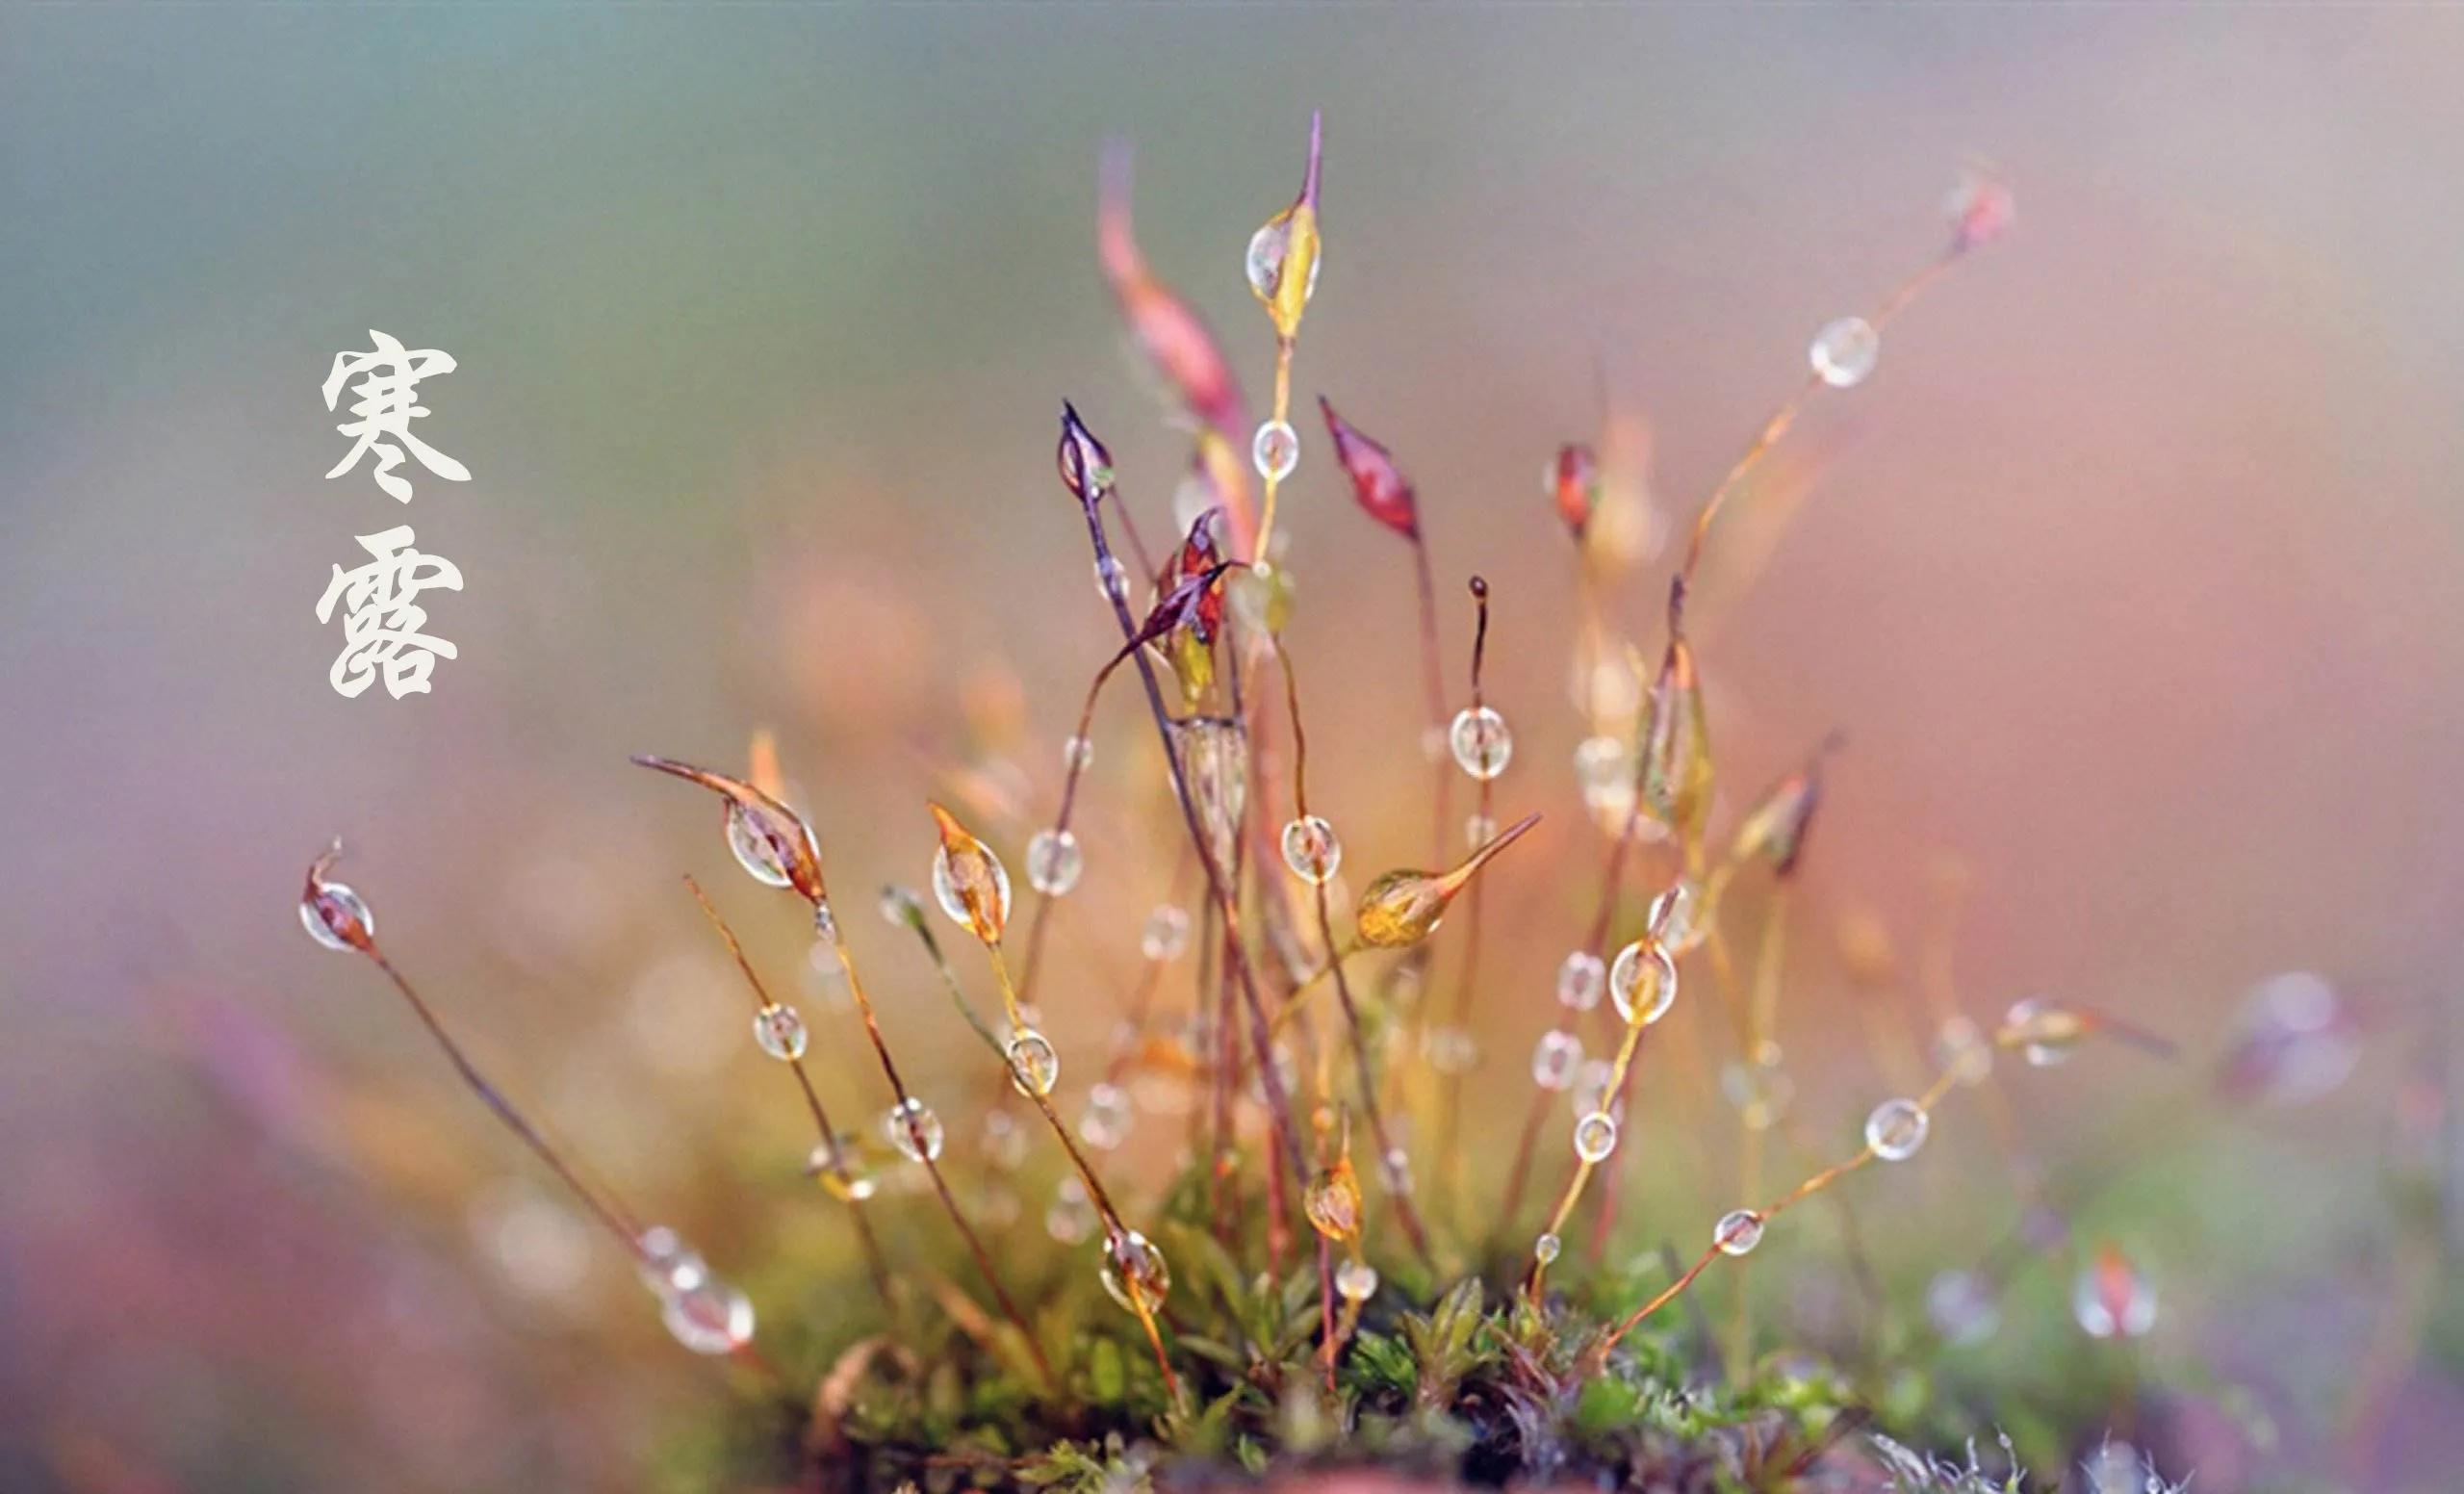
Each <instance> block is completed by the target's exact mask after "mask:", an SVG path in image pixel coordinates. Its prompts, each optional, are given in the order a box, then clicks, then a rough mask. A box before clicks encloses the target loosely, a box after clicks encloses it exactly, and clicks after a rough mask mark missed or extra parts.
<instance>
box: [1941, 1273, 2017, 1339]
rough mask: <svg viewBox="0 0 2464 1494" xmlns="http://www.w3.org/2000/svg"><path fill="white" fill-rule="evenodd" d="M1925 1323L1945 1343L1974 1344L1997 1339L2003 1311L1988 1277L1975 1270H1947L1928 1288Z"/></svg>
mask: <svg viewBox="0 0 2464 1494" xmlns="http://www.w3.org/2000/svg"><path fill="white" fill-rule="evenodd" d="M1925 1321H1926V1322H1928V1323H1930V1324H1932V1325H1933V1326H1934V1331H1935V1332H1937V1333H1939V1334H1941V1335H1942V1338H1943V1340H1944V1341H1945V1342H1948V1343H1952V1344H1974V1343H1980V1342H1982V1341H1983V1340H1985V1339H1988V1338H1990V1337H1992V1336H1993V1330H1994V1329H1995V1328H1996V1327H2000V1326H2001V1322H2002V1309H2001V1307H2000V1305H1999V1304H1998V1303H1996V1302H1995V1301H1994V1300H1993V1287H1992V1284H1991V1283H1990V1282H1989V1281H1987V1280H1986V1279H1985V1277H1983V1276H1982V1275H1978V1274H1977V1273H1975V1272H1972V1271H1945V1272H1943V1273H1941V1274H1940V1275H1937V1276H1935V1277H1934V1279H1933V1280H1932V1281H1929V1282H1927V1283H1926V1285H1925Z"/></svg>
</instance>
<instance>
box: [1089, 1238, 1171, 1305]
mask: <svg viewBox="0 0 2464 1494" xmlns="http://www.w3.org/2000/svg"><path fill="white" fill-rule="evenodd" d="M1104 1290H1105V1291H1107V1292H1110V1293H1111V1294H1112V1298H1113V1301H1117V1302H1118V1303H1120V1304H1121V1305H1122V1306H1123V1307H1126V1308H1128V1309H1129V1310H1130V1311H1132V1312H1139V1313H1153V1312H1156V1311H1158V1310H1160V1309H1161V1308H1162V1307H1163V1305H1164V1299H1165V1298H1166V1297H1167V1296H1168V1295H1170V1293H1171V1290H1172V1270H1171V1267H1170V1266H1169V1265H1168V1264H1166V1262H1165V1260H1164V1252H1163V1251H1161V1250H1159V1249H1155V1247H1154V1245H1153V1244H1151V1243H1150V1242H1149V1241H1148V1240H1147V1238H1146V1237H1145V1236H1144V1235H1142V1234H1140V1233H1139V1232H1138V1231H1137V1230H1135V1229H1124V1230H1122V1231H1121V1232H1120V1233H1119V1234H1117V1235H1115V1236H1114V1237H1113V1238H1112V1239H1110V1240H1108V1241H1106V1242H1104Z"/></svg>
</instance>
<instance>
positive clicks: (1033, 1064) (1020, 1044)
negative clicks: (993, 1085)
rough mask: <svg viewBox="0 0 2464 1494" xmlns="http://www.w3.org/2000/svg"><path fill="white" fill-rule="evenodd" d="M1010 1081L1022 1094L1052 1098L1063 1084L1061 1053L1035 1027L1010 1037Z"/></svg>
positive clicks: (1026, 1028) (1007, 1049) (1023, 1028)
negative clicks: (1054, 1091) (1049, 1096)
mask: <svg viewBox="0 0 2464 1494" xmlns="http://www.w3.org/2000/svg"><path fill="white" fill-rule="evenodd" d="M1005 1051H1006V1052H1007V1053H1008V1054H1009V1057H1010V1082H1011V1083H1012V1084H1014V1085H1016V1086H1017V1088H1018V1093H1019V1094H1021V1095H1049V1094H1051V1093H1052V1087H1053V1086H1054V1085H1056V1084H1058V1083H1060V1082H1061V1053H1060V1050H1059V1049H1057V1048H1055V1047H1054V1046H1053V1045H1052V1040H1051V1039H1049V1038H1047V1037H1045V1036H1044V1035H1043V1034H1042V1033H1040V1032H1038V1031H1036V1030H1035V1029H1034V1028H1032V1027H1022V1028H1020V1029H1019V1030H1018V1031H1016V1032H1014V1033H1012V1034H1011V1035H1010V1042H1009V1044H1008V1046H1007V1048H1006V1049H1005Z"/></svg>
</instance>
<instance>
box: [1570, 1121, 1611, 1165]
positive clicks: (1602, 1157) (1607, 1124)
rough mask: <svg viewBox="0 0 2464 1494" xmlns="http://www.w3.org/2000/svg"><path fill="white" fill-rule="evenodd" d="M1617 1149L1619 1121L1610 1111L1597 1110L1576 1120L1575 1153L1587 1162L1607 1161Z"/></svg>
mask: <svg viewBox="0 0 2464 1494" xmlns="http://www.w3.org/2000/svg"><path fill="white" fill-rule="evenodd" d="M1616 1149H1617V1122H1616V1120H1613V1119H1611V1118H1610V1116H1609V1114H1608V1112H1606V1111H1604V1110H1595V1111H1593V1112H1592V1113H1591V1114H1589V1115H1587V1116H1585V1117H1583V1118H1582V1119H1581V1120H1578V1121H1576V1122H1575V1155H1576V1156H1578V1157H1580V1158H1581V1159H1582V1160H1584V1161H1585V1162H1605V1161H1607V1160H1608V1154H1609V1153H1610V1152H1612V1151H1615V1150H1616Z"/></svg>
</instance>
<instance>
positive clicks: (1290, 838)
mask: <svg viewBox="0 0 2464 1494" xmlns="http://www.w3.org/2000/svg"><path fill="white" fill-rule="evenodd" d="M1283 863H1284V864H1285V865H1286V866H1289V867H1291V868H1292V874H1293V875H1294V876H1296V877H1298V878H1299V879H1300V880H1301V881H1303V882H1306V883H1309V884H1311V885H1313V886H1321V885H1323V884H1324V882H1325V881H1326V879H1327V878H1329V877H1332V876H1333V875H1334V874H1335V870H1336V868H1338V867H1340V866H1341V865H1343V863H1344V843H1343V842H1342V841H1341V840H1339V839H1337V838H1335V827H1334V826H1332V825H1329V824H1327V823H1326V822H1325V821H1324V820H1323V819H1322V818H1320V817H1319V816H1318V815H1315V814H1309V815H1304V816H1302V817H1301V818H1299V819H1296V820H1293V821H1291V822H1290V823H1288V824H1286V825H1285V826H1284V827H1283Z"/></svg>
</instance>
